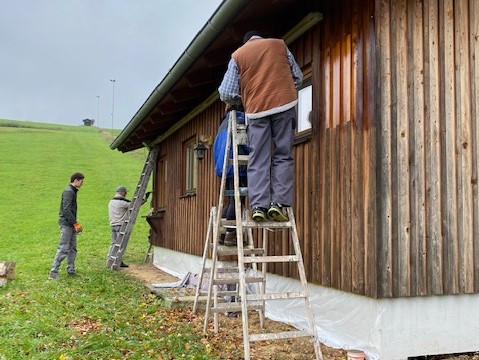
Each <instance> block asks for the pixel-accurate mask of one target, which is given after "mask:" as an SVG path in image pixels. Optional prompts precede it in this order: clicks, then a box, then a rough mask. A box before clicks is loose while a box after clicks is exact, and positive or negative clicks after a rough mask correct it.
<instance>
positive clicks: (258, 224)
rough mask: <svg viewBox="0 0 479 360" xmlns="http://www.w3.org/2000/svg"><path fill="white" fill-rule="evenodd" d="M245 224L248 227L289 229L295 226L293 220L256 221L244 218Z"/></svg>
mask: <svg viewBox="0 0 479 360" xmlns="http://www.w3.org/2000/svg"><path fill="white" fill-rule="evenodd" d="M243 226H244V227H246V228H265V227H266V228H272V229H289V228H292V227H293V224H292V223H291V221H285V222H278V221H263V222H256V221H253V220H243Z"/></svg>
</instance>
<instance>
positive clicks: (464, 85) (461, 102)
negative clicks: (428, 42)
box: [454, 1, 474, 293]
mask: <svg viewBox="0 0 479 360" xmlns="http://www.w3.org/2000/svg"><path fill="white" fill-rule="evenodd" d="M467 10H468V8H467V2H466V1H455V2H454V13H455V16H454V29H455V40H454V42H455V54H456V56H455V62H456V66H455V69H456V84H457V92H456V104H457V107H456V117H457V135H458V141H457V143H456V146H457V150H456V151H457V154H458V180H457V183H458V222H459V224H460V225H459V228H458V230H459V231H458V237H459V244H458V245H459V249H460V250H459V264H460V265H459V271H460V275H459V289H460V292H461V293H472V292H473V291H474V274H473V270H474V247H473V233H472V230H473V223H472V207H473V205H472V184H471V179H472V142H471V135H472V134H471V102H470V101H471V98H470V93H471V84H470V78H469V76H470V66H469V56H468V54H469V37H468V33H469V16H468V12H467Z"/></svg>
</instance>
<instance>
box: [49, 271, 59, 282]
mask: <svg viewBox="0 0 479 360" xmlns="http://www.w3.org/2000/svg"><path fill="white" fill-rule="evenodd" d="M49 278H50V279H51V280H58V279H59V278H60V275H58V273H57V272H54V271H50V276H49Z"/></svg>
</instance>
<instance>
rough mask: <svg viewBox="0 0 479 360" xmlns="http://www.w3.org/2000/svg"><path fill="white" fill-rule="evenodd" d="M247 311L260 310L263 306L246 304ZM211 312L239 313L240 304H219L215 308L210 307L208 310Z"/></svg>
mask: <svg viewBox="0 0 479 360" xmlns="http://www.w3.org/2000/svg"><path fill="white" fill-rule="evenodd" d="M247 308H248V310H261V309H263V304H259V303H256V304H247ZM210 310H211V311H212V312H214V313H215V312H216V313H220V312H224V311H241V310H242V308H241V303H240V302H229V303H219V304H217V305H216V307H212V308H211V309H210Z"/></svg>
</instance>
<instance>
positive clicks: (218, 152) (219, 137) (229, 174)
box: [213, 107, 249, 246]
mask: <svg viewBox="0 0 479 360" xmlns="http://www.w3.org/2000/svg"><path fill="white" fill-rule="evenodd" d="M236 109H237V107H234V108H233V110H236ZM230 116H231V111H228V112H227V113H226V116H225V117H224V118H223V119H222V121H221V124H220V127H219V128H218V133H217V134H216V138H215V141H214V143H213V156H214V163H215V172H216V175H217V176H219V177H221V176H222V175H223V163H224V156H225V151H226V139H227V136H228V122H229V120H230ZM236 122H237V123H238V124H244V123H245V116H244V112H243V111H239V110H236ZM248 152H249V149H248V146H246V145H240V146H239V148H238V153H239V154H240V155H246V154H248ZM232 158H233V149H232V147H231V146H230V159H232ZM239 182H240V187H245V186H247V183H248V182H247V167H246V166H245V165H241V166H240V167H239ZM233 189H234V178H233V165H231V164H230V165H228V166H227V167H226V190H233ZM223 218H226V220H235V219H236V214H235V201H234V196H228V202H227V204H226V206H225V207H224V208H223ZM219 243H220V244H224V245H226V246H236V244H237V243H236V230H234V229H230V228H227V230H226V234H225V235H224V239H223V238H220V242H219Z"/></svg>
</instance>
